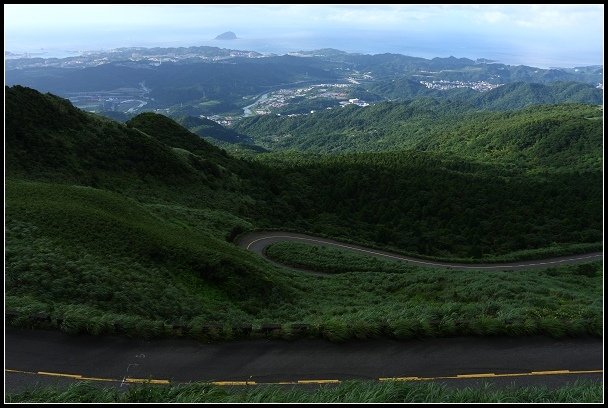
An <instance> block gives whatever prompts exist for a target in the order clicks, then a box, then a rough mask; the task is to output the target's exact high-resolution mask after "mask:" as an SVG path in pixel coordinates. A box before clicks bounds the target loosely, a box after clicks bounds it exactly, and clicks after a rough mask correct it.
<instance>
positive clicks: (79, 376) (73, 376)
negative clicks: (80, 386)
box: [36, 371, 82, 379]
mask: <svg viewBox="0 0 608 408" xmlns="http://www.w3.org/2000/svg"><path fill="white" fill-rule="evenodd" d="M36 374H38V375H50V376H53V377H67V378H76V379H79V378H82V375H78V374H64V373H49V372H47V371H38V372H37V373H36Z"/></svg>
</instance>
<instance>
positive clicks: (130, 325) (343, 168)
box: [5, 86, 602, 339]
mask: <svg viewBox="0 0 608 408" xmlns="http://www.w3.org/2000/svg"><path fill="white" fill-rule="evenodd" d="M5 91H6V101H5V105H6V110H7V112H6V171H7V179H6V183H5V194H6V220H5V230H6V247H5V250H6V259H5V262H6V270H5V275H6V289H5V291H6V301H5V305H6V308H7V309H9V310H11V311H14V312H16V314H17V316H16V317H12V318H11V320H10V324H13V325H21V326H43V327H45V326H46V327H61V328H62V329H63V330H66V331H71V332H78V331H85V332H91V333H128V334H129V335H135V336H142V335H162V334H165V335H169V334H171V335H175V333H176V332H175V330H174V329H173V326H174V325H178V326H180V327H181V325H184V327H188V330H189V331H188V333H189V335H192V336H195V337H201V336H203V337H204V336H208V337H207V338H209V336H210V337H213V336H216V338H217V336H220V337H222V336H223V337H225V338H231V337H235V336H238V335H239V334H238V331H234V330H233V328H232V327H233V326H235V325H239V324H243V323H252V324H254V325H258V326H259V325H261V324H264V323H280V324H283V325H288V324H291V323H297V322H305V323H310V324H312V325H313V326H314V327H315V329H314V330H313V332H314V333H313V334H314V335H322V336H326V337H329V338H333V339H344V338H350V337H354V336H359V337H361V336H362V337H366V336H375V335H381V334H382V335H387V336H394V337H399V338H404V337H412V336H435V335H465V334H471V333H475V334H481V335H485V334H495V333H497V331H496V330H497V329H496V328H497V327H502V329H500V330H502V331H500V330H499V332H500V333H504V334H512V335H520V334H522V333H527V334H540V333H550V334H554V335H557V336H559V335H564V334H566V333H570V334H573V335H582V334H585V333H592V334H598V333H600V332H601V326H598V323H597V322H598V319H599V318H600V317H601V312H598V310H601V309H598V308H597V307H596V306H597V305H596V302H598V301H601V296H600V295H598V293H599V292H597V290H598V289H597V288H599V286H598V285H597V284H596V283H597V282H596V281H597V279H599V277H598V276H600V275H598V274H597V273H596V271H597V270H598V268H600V266H599V264H593V265H587V266H583V267H582V268H580V269H579V268H578V267H563V268H558V269H554V270H552V271H551V272H547V273H546V274H545V275H542V276H536V275H535V276H534V277H532V276H531V277H530V278H531V279H535V280H534V283H533V285H532V286H533V287H534V288H542V287H548V286H551V287H554V288H555V290H553V291H551V290H547V291H545V292H543V293H539V294H538V296H542V297H543V301H542V302H540V301H539V302H537V303H535V304H527V301H526V299H527V298H526V297H525V296H524V297H518V298H516V299H514V300H513V302H511V303H509V304H508V305H506V303H505V305H504V309H499V310H501V312H500V313H498V314H497V313H496V309H495V307H490V305H489V303H488V302H490V301H491V299H490V297H487V298H483V299H482V298H475V299H473V298H461V297H459V296H457V295H455V294H454V293H455V292H453V291H450V290H447V289H446V290H444V289H445V288H447V286H446V287H445V288H444V286H445V285H444V284H445V282H446V281H445V279H447V276H445V275H442V274H440V273H439V272H437V271H434V270H427V269H420V268H412V267H408V268H406V269H404V270H401V269H400V270H397V271H393V272H391V273H393V274H394V275H395V277H396V278H395V279H397V280H396V281H394V282H393V281H392V280H387V279H386V278H385V277H384V276H378V275H377V274H375V272H373V271H371V270H370V271H364V272H363V273H364V275H361V276H359V277H358V278H356V279H355V278H354V277H353V276H351V275H350V273H349V272H347V273H342V274H337V275H336V276H332V277H328V278H322V279H319V277H316V276H308V275H304V274H298V273H293V272H287V271H285V270H282V269H280V268H278V267H275V266H272V265H270V264H268V263H267V262H266V261H263V260H262V259H260V258H259V257H257V256H255V255H253V254H250V253H248V252H247V251H244V250H241V249H239V248H236V247H235V246H234V244H232V243H231V242H230V241H231V240H232V239H233V238H234V237H235V236H236V235H238V234H239V233H241V232H243V231H247V230H251V229H253V228H283V229H284V228H287V229H294V230H298V231H311V232H315V233H317V234H322V235H327V236H333V237H336V238H340V239H345V240H350V241H355V242H360V243H367V244H369V245H372V246H377V247H383V248H392V249H394V250H397V251H402V252H410V253H415V254H418V255H423V256H426V257H430V258H441V259H462V260H465V261H476V260H484V259H485V260H491V259H497V258H499V257H508V256H511V257H515V258H517V259H519V258H521V257H525V256H528V257H529V256H544V255H551V254H563V253H575V252H577V251H585V250H597V249H598V248H601V240H602V183H601V180H602V174H601V171H599V169H598V168H597V164H598V163H597V162H594V161H593V160H591V161H588V162H587V161H585V162H582V164H581V163H579V160H578V159H576V160H574V161H573V162H572V163H570V162H568V161H567V160H566V158H567V157H568V155H569V154H570V155H574V154H573V153H575V152H577V153H578V152H582V153H581V154H579V156H580V157H582V158H585V160H587V159H588V158H589V157H591V158H593V157H594V156H593V154H595V153H594V148H593V146H594V143H596V141H595V137H596V136H595V133H593V132H595V130H594V129H595V127H596V126H597V125H595V124H599V125H600V128H601V120H596V119H595V118H596V117H597V116H596V115H597V112H598V111H597V108H596V107H588V106H587V107H586V106H578V105H573V106H566V107H562V108H561V113H559V115H562V116H563V117H564V118H565V120H566V123H569V122H568V121H569V120H573V121H574V122H573V123H575V124H577V125H576V126H579V125H580V123H579V122H580V121H581V120H582V119H580V117H581V116H582V115H589V116H587V117H584V116H583V119H584V122H581V123H585V124H586V123H588V124H589V125H588V126H589V129H587V128H586V127H584V126H583V125H580V126H582V127H578V128H577V127H574V128H572V129H574V130H572V129H570V130H569V128H568V127H565V128H564V127H563V126H562V125H559V122H558V124H556V125H554V127H555V128H554V129H553V130H552V131H551V132H548V133H547V135H549V136H547V137H551V138H557V137H558V136H560V135H561V134H562V131H561V130H560V129H566V130H565V131H564V132H565V133H564V135H565V136H564V138H565V139H564V140H569V138H573V137H574V136H576V137H577V138H578V139H576V141H575V142H573V143H565V144H564V145H563V146H561V147H560V149H558V152H557V153H555V154H553V153H551V155H550V156H548V157H550V158H559V157H562V158H563V159H560V161H559V162H557V163H553V167H550V166H549V164H544V163H540V162H539V163H540V164H538V163H537V164H535V163H534V162H533V161H529V164H530V167H529V168H524V169H519V168H517V167H516V166H513V165H507V161H506V160H505V161H501V160H489V159H486V157H489V156H484V155H481V154H479V155H478V154H477V153H476V152H480V151H482V149H481V147H475V146H473V147H472V148H471V149H469V150H466V149H465V150H463V153H462V154H461V155H457V154H456V153H457V152H458V151H457V149H456V147H452V148H451V150H450V149H447V148H446V149H445V150H446V151H447V152H450V154H447V153H445V152H442V153H437V152H422V151H394V152H389V153H358V154H355V153H354V154H346V155H326V156H322V157H318V156H315V155H310V156H308V155H303V154H301V153H291V154H277V153H271V154H261V155H258V156H256V157H254V158H250V159H238V158H235V157H232V156H231V155H229V154H228V153H226V152H225V151H223V150H221V149H219V148H217V147H215V146H213V145H211V144H210V143H208V142H206V141H205V140H203V139H201V138H200V137H199V136H198V135H195V134H193V133H190V132H188V131H187V130H186V129H184V128H183V127H181V126H180V125H179V124H177V123H176V122H175V121H173V120H171V119H170V118H167V117H164V116H161V115H157V114H151V113H150V114H143V115H139V116H137V117H135V118H133V119H131V120H130V121H129V122H128V123H127V124H119V123H117V122H113V121H111V120H109V119H106V118H102V117H99V116H96V115H93V114H88V113H85V112H83V111H80V110H78V109H76V108H74V107H73V106H72V105H71V104H70V103H69V102H68V101H66V100H64V99H61V98H58V97H55V96H53V95H49V94H46V95H44V94H41V93H39V92H37V91H34V90H31V89H28V88H24V87H19V86H15V87H12V88H6V89H5ZM436 103H439V104H441V102H437V101H433V100H426V101H422V100H421V101H418V102H417V104H416V105H412V106H409V105H403V104H380V105H378V107H374V109H377V110H376V111H375V112H376V114H377V115H380V114H382V115H384V118H385V122H387V123H390V122H391V121H392V122H394V121H396V120H397V118H399V117H401V116H402V115H403V114H409V115H411V116H412V117H415V116H420V115H419V112H426V113H427V115H428V116H429V118H431V117H433V115H435V114H436V112H434V111H433V109H432V107H433V106H435V104H436ZM429 107H430V108H429ZM455 109H456V110H457V108H455ZM349 111H350V112H349ZM545 111H546V112H548V113H547V114H546V115H548V117H552V116H551V115H554V116H556V115H557V116H559V115H558V113H556V112H558V107H548V108H542V109H541V108H539V109H538V110H535V109H531V110H530V111H529V112H528V113H526V112H515V113H512V114H498V113H496V114H493V115H496V116H489V117H490V118H497V119H496V123H497V124H499V123H501V122H500V120H498V119H501V118H502V119H501V120H504V123H507V117H508V115H512V117H513V119H514V120H513V122H514V123H515V124H516V125H517V126H519V128H521V129H525V126H527V125H526V124H527V123H528V122H526V121H525V120H523V119H521V118H526V117H528V116H526V115H529V114H530V112H531V113H532V114H533V115H541V114H542V113H543V112H545ZM357 112H359V111H358V110H357V109H353V108H345V109H344V117H343V118H342V119H340V118H337V119H336V121H335V122H334V125H336V126H338V125H341V122H340V120H343V121H344V123H348V121H349V120H352V119H353V118H355V119H356V120H358V122H357V124H358V125H359V126H362V127H365V126H368V121H370V120H372V119H373V118H372V117H368V116H366V117H358V118H357V117H356V114H357ZM568 112H572V114H569V113H568ZM446 115H448V114H446ZM501 115H504V116H501ZM518 115H523V116H521V118H520V116H518ZM518 118H520V119H521V120H519V119H518ZM587 118H590V119H587ZM515 119H518V120H519V122H518V121H517V120H515ZM574 119H576V120H574ZM480 122H481V121H480ZM375 123H379V121H376V122H375ZM445 123H446V126H447V122H445ZM543 123H544V122H543ZM461 125H462V126H464V124H461ZM471 126H472V127H471V129H475V128H474V127H473V126H481V125H480V123H472V124H471ZM505 126H506V125H505ZM516 128H518V127H516ZM446 129H447V128H446ZM496 129H498V131H500V129H501V128H500V126H497V127H496ZM576 129H578V130H576ZM581 129H582V130H583V131H585V132H587V131H588V132H589V134H585V135H575V134H574V133H576V132H578V133H580V131H581ZM541 133H542V134H544V132H538V134H541ZM459 134H460V133H459ZM462 134H463V135H465V136H466V134H465V133H462ZM500 135H502V133H500V132H499V133H498V134H496V135H495V136H493V139H496V140H499V139H500V138H499V136H500ZM508 139H509V138H507V137H505V138H504V143H505V144H508ZM420 140H422V135H421V139H420ZM586 140H587V142H585V141H586ZM442 143H443V144H444V145H445V146H448V143H447V142H445V143H444V142H442ZM430 150H432V149H430ZM452 151H453V152H452ZM540 152H541V146H539V147H538V148H537V150H533V149H532V148H530V149H529V157H530V158H531V157H533V155H540ZM574 156H576V155H574ZM467 157H468V158H467ZM504 157H505V158H506V157H508V156H504ZM526 157H527V156H526ZM473 159H474V160H473ZM547 160H548V159H547ZM581 160H582V159H581ZM522 162H523V161H522ZM526 163H527V162H526ZM575 165H576V166H575ZM556 169H559V170H560V171H556ZM351 272H354V271H351ZM360 272H361V271H357V273H360ZM442 273H443V274H447V273H448V272H442ZM579 275H580V276H585V277H588V278H589V280H586V279H587V278H585V279H580V276H579ZM518 276H519V275H518ZM480 277H481V275H479V273H471V274H469V273H467V272H463V273H462V274H460V275H458V277H457V279H456V280H454V281H451V283H450V285H448V286H449V287H450V288H457V287H461V286H466V285H469V284H470V283H471V282H472V281H478V280H479V279H480ZM506 278H508V279H511V278H512V279H515V277H514V276H512V277H506V276H503V275H500V274H493V275H488V276H485V275H484V279H485V282H486V283H487V284H488V285H489V286H488V287H491V285H490V283H491V284H492V285H499V286H500V282H501V280H504V279H506ZM450 279H451V278H450ZM516 280H517V279H515V281H513V282H512V283H513V284H514V285H516V288H515V289H513V291H525V290H527V289H525V287H524V286H525V285H524V286H521V285H522V283H521V282H520V283H517V282H516ZM391 282H392V283H391ZM442 282H443V283H442ZM393 283H394V284H395V285H397V286H398V287H399V288H403V290H401V289H398V288H397V289H395V288H393V289H394V290H393V289H391V287H392V286H391V285H392V284H393ZM427 284H428V285H430V289H432V290H431V292H429V293H430V294H428V293H427V291H426V289H425V290H424V291H422V289H421V292H420V296H418V297H414V298H411V296H409V295H408V296H405V294H406V293H412V292H411V291H414V292H415V291H416V290H417V289H416V288H417V287H418V288H422V286H425V285H427ZM386 285H388V286H386ZM420 285H422V286H420ZM518 285H519V286H518ZM532 286H531V287H532ZM425 287H426V286H425ZM374 288H376V289H374ZM378 288H380V289H378ZM433 288H434V289H433ZM564 288H567V290H566V289H564ZM430 289H429V290H430ZM372 292H374V293H372ZM440 292H441V293H440ZM480 293H481V292H480ZM484 293H485V292H484ZM556 293H558V294H559V296H554V295H556ZM566 293H576V295H569V296H570V297H569V298H568V299H570V301H572V302H574V303H576V302H579V303H580V302H584V303H585V305H587V306H586V309H585V310H586V312H585V313H584V314H583V315H575V314H572V313H570V312H571V310H570V309H569V308H570V305H571V303H572V302H570V301H569V302H568V303H567V305H566V304H565V303H563V300H564V296H566ZM427 295H428V296H427ZM530 296H531V295H530ZM572 296H574V297H572ZM503 298H505V299H506V298H512V296H511V294H510V293H507V292H505V293H504V296H503ZM432 299H435V300H437V299H441V303H442V304H443V303H445V304H446V305H451V306H450V307H447V306H446V307H443V306H438V304H437V303H436V302H435V300H432ZM573 299H574V300H576V302H575V301H574V300H573ZM577 299H578V300H577ZM598 299H599V300H598ZM560 302H561V303H560ZM560 305H561V306H560ZM500 307H502V306H500ZM560 307H562V309H560ZM486 308H490V309H491V310H493V312H492V314H489V315H487V316H485V315H484V313H485V312H484V310H486ZM564 308H565V309H564ZM456 309H458V310H461V311H462V312H463V313H465V312H466V315H468V316H469V315H470V316H478V317H479V319H477V320H474V321H472V323H471V324H470V325H467V326H466V327H465V326H453V327H452V326H449V327H447V328H446V327H443V326H441V324H442V323H441V321H442V319H443V318H444V317H445V319H446V320H445V321H446V322H448V321H449V318H448V316H449V315H450V313H453V311H454V310H456ZM490 309H488V310H490ZM566 309H567V310H568V313H569V314H568V319H567V320H564V321H562V322H561V323H559V322H558V323H556V322H555V316H554V313H553V312H554V311H555V310H566ZM404 310H409V311H411V313H410V312H408V313H407V314H404V312H403V311H404ZM598 313H599V314H598ZM40 314H42V316H47V317H48V318H46V317H43V318H42V320H40V319H39V318H37V317H36V316H40ZM484 316H485V317H484ZM534 316H537V317H538V318H537V317H534ZM539 316H540V317H539ZM387 319H389V320H388V322H389V323H387ZM488 319H489V320H488ZM513 321H514V322H516V323H512V322H513ZM506 322H511V323H509V324H508V325H506ZM517 322H518V323H517ZM325 323H327V324H328V325H327V327H325V328H321V327H320V326H319V325H321V324H325ZM503 323H505V324H503ZM209 324H216V325H221V326H225V327H231V328H230V329H229V330H227V331H222V333H223V334H221V335H220V334H218V333H217V331H215V332H213V333H214V334H209V331H208V329H205V327H207V326H208V325H209ZM205 330H207V332H205ZM205 333H206V334H205Z"/></svg>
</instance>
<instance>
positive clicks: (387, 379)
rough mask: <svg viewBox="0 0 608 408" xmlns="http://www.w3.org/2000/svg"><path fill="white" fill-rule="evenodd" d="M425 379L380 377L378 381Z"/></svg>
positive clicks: (417, 378) (419, 378)
mask: <svg viewBox="0 0 608 408" xmlns="http://www.w3.org/2000/svg"><path fill="white" fill-rule="evenodd" d="M422 380H425V378H421V377H380V378H378V381H422Z"/></svg>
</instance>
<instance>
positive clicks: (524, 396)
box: [6, 380, 603, 404]
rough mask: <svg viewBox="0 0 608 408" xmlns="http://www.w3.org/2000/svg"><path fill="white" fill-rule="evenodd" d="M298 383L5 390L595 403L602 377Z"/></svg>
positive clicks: (48, 394) (153, 399) (105, 395)
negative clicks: (547, 383)
mask: <svg viewBox="0 0 608 408" xmlns="http://www.w3.org/2000/svg"><path fill="white" fill-rule="evenodd" d="M301 387H302V386H294V387H285V386H277V385H258V386H255V387H245V388H226V387H219V386H214V385H211V384H205V383H191V384H179V385H172V386H160V385H151V384H144V385H132V386H129V388H127V389H126V390H122V389H121V390H118V389H116V388H107V387H104V388H102V387H98V386H95V385H93V384H91V383H76V384H72V385H70V386H68V387H66V388H62V389H60V388H56V387H38V388H34V389H29V390H26V391H22V392H19V393H9V394H7V395H6V402H9V403H24V402H25V403H28V402H29V403H61V402H63V403H66V402H72V403H74V402H80V403H91V402H95V403H123V404H128V403H259V402H265V403H432V402H435V403H437V402H444V403H445V402H451V403H465V402H472V403H598V402H602V399H603V398H602V397H603V386H602V384H601V382H591V381H577V382H575V383H569V384H566V385H563V386H561V387H559V388H554V389H550V388H547V387H544V386H541V387H538V386H528V387H518V386H515V385H512V386H509V387H506V388H498V387H496V386H494V385H492V384H491V383H486V384H483V385H482V386H481V387H475V388H470V387H466V388H455V387H450V386H446V385H444V384H438V383H434V382H431V383H418V382H394V381H385V382H381V383H379V382H372V381H354V380H351V381H344V382H342V383H341V384H338V385H324V386H320V387H318V388H315V389H313V390H311V389H303V388H301Z"/></svg>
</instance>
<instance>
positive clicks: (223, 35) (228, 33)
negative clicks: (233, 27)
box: [215, 31, 237, 40]
mask: <svg viewBox="0 0 608 408" xmlns="http://www.w3.org/2000/svg"><path fill="white" fill-rule="evenodd" d="M215 39H216V40H236V39H237V37H236V34H235V33H233V32H232V31H226V32H225V33H221V34H220V35H218V36H217V37H215Z"/></svg>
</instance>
